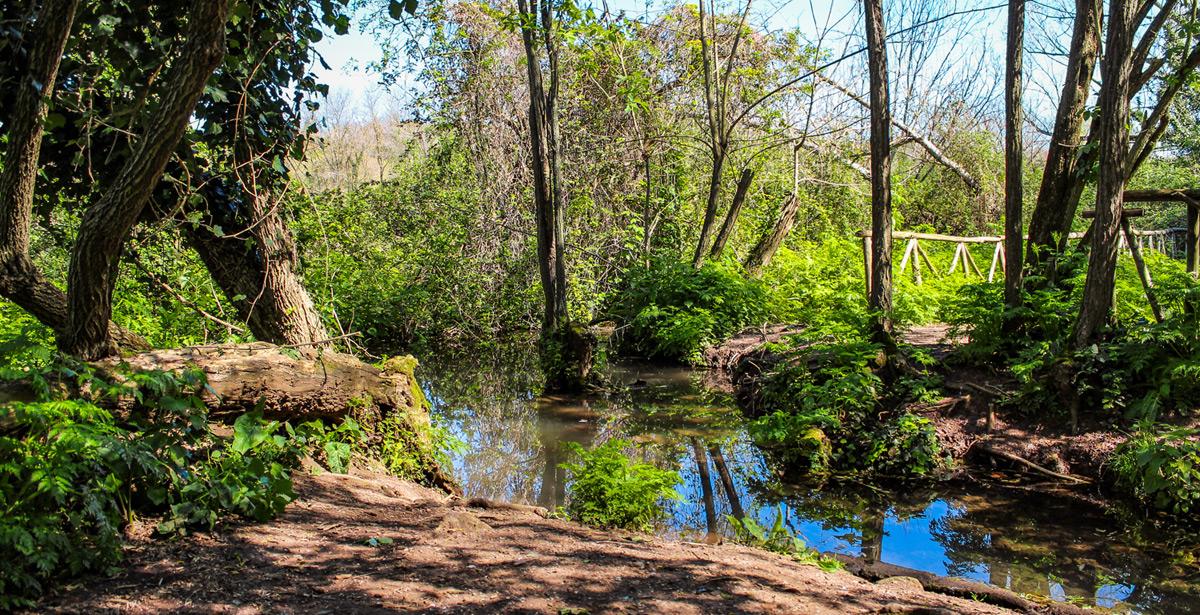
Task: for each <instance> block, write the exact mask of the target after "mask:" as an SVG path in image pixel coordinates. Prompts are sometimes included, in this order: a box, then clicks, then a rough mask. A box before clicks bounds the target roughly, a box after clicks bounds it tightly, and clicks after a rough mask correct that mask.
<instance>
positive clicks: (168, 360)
mask: <svg viewBox="0 0 1200 615" xmlns="http://www.w3.org/2000/svg"><path fill="white" fill-rule="evenodd" d="M92 366H93V367H95V368H96V369H97V371H99V372H100V373H101V374H103V375H105V376H106V379H108V380H111V381H114V382H115V381H121V380H123V379H125V378H126V377H127V376H126V374H128V373H129V370H130V369H132V370H135V371H151V370H158V371H165V372H170V371H178V370H183V369H190V368H196V369H200V370H201V371H203V372H204V374H205V375H206V377H207V381H208V384H207V386H206V387H205V388H204V390H202V391H200V392H199V393H198V394H199V396H200V398H201V400H202V401H203V402H204V404H205V405H206V406H207V408H208V414H209V418H210V419H212V420H214V421H232V420H233V419H234V418H236V417H237V416H240V415H241V414H243V413H246V412H250V411H253V410H261V411H262V413H263V416H264V417H267V418H271V419H276V420H281V421H289V422H291V423H292V424H293V425H296V424H299V423H303V422H305V421H310V420H325V421H335V420H340V419H342V418H345V417H352V418H354V419H355V420H356V421H358V423H359V424H360V425H362V426H363V428H364V431H366V433H367V434H368V436H369V439H370V440H373V441H369V442H367V443H366V444H367V446H368V447H370V446H377V445H379V443H380V442H379V440H380V439H381V438H383V437H384V435H383V434H382V433H380V432H379V430H378V429H377V427H376V426H377V425H379V424H381V423H382V421H383V419H386V418H391V417H397V416H398V417H399V419H400V420H398V421H390V422H389V428H397V429H402V430H404V431H406V432H409V433H406V434H390V436H389V437H403V439H404V441H405V442H408V443H409V447H410V448H411V449H412V450H411V453H412V455H413V457H414V460H415V464H414V466H415V467H418V468H422V470H421V471H422V472H424V474H425V475H424V476H413V477H409V478H414V479H416V480H419V481H421V482H424V483H426V484H428V485H432V486H436V487H441V488H443V489H446V490H447V491H449V492H451V493H455V492H456V491H457V489H458V488H457V486H456V485H455V484H454V481H453V480H452V479H451V478H450V477H448V476H447V475H446V474H445V473H444V472H443V471H442V469H441V467H440V466H439V465H438V463H437V462H436V455H435V451H434V446H433V443H432V442H431V441H430V437H429V433H430V429H429V427H430V422H429V413H428V410H429V409H428V403H427V401H426V399H425V395H424V393H423V392H422V391H421V388H420V385H419V384H418V383H417V381H416V378H415V376H414V375H413V370H414V369H415V368H416V366H417V361H416V359H414V358H412V357H395V358H392V359H390V360H388V361H387V362H385V363H384V364H383V365H382V366H381V367H376V366H373V365H369V364H367V363H364V362H362V361H360V360H359V359H357V358H356V357H353V356H351V355H346V354H341V353H336V352H328V351H323V352H319V353H316V354H313V355H312V356H303V355H301V354H300V353H298V352H295V351H294V350H293V349H289V348H285V347H279V346H274V345H272V344H265V343H252V344H237V345H220V346H197V347H191V348H174V349H165V350H151V351H148V352H142V353H138V354H134V355H131V356H126V357H114V358H110V359H105V360H102V361H98V362H95V363H93V364H92ZM3 384H4V386H2V387H0V403H4V402H6V401H32V400H33V399H34V398H35V397H36V396H35V395H34V393H33V390H32V389H31V388H30V386H29V384H28V383H24V382H9V383H3ZM63 384H64V386H67V385H66V383H63ZM83 394H84V395H85V396H86V392H84V393H83ZM98 403H101V404H102V405H103V404H105V403H106V401H105V400H101V401H99V402H98ZM114 405H115V406H116V408H115V409H117V410H120V411H129V410H135V408H134V401H133V400H132V399H131V398H129V397H123V398H122V399H121V400H117V401H116V403H115V404H114Z"/></svg>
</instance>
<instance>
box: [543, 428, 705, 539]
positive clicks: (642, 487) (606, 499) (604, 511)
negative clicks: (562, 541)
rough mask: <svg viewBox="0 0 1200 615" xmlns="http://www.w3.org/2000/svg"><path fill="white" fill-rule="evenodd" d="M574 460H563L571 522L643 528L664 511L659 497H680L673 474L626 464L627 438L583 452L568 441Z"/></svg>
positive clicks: (661, 498)
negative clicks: (567, 476)
mask: <svg viewBox="0 0 1200 615" xmlns="http://www.w3.org/2000/svg"><path fill="white" fill-rule="evenodd" d="M567 446H569V447H570V449H571V450H572V452H574V453H575V454H576V455H578V456H579V462H578V463H566V464H563V468H565V469H566V470H567V472H569V473H570V477H571V478H570V483H569V487H568V493H569V495H570V498H569V499H570V501H569V503H568V505H567V513H568V514H569V515H570V516H571V517H572V518H573V519H575V520H576V521H579V522H581V523H584V524H587V525H593V526H596V527H606V528H621V529H631V530H643V531H648V530H650V529H651V528H652V526H653V524H654V522H655V521H658V520H660V519H661V518H662V517H663V516H664V514H665V511H664V509H663V506H662V505H661V502H662V501H663V500H679V499H680V497H681V496H680V495H679V493H678V492H677V491H675V485H678V484H679V483H680V482H681V480H682V479H681V478H680V476H679V473H678V472H673V471H669V470H660V469H658V468H655V467H654V466H651V465H648V464H644V463H635V462H630V461H629V459H628V458H627V457H626V456H625V454H624V453H623V452H622V451H623V450H624V449H625V448H627V447H628V446H629V441H627V440H620V439H613V440H609V441H607V442H605V443H604V444H601V445H600V446H597V447H596V448H594V449H592V450H590V451H589V450H585V449H584V448H583V447H582V446H580V445H579V444H576V443H574V442H570V443H568V444H567Z"/></svg>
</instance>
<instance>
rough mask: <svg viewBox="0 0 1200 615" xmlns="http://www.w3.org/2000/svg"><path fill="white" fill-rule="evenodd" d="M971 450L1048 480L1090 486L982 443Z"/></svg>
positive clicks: (1081, 479) (1081, 480)
mask: <svg viewBox="0 0 1200 615" xmlns="http://www.w3.org/2000/svg"><path fill="white" fill-rule="evenodd" d="M973 448H975V449H976V450H978V451H980V452H982V453H986V454H988V455H991V456H993V457H999V458H1000V459H1004V460H1007V461H1011V462H1013V463H1016V464H1018V465H1021V466H1024V467H1025V468H1027V469H1029V470H1032V471H1033V472H1036V473H1038V474H1044V475H1046V476H1049V477H1050V478H1055V479H1058V480H1060V481H1067V482H1070V483H1076V484H1081V485H1086V484H1090V483H1091V482H1092V481H1090V480H1088V479H1086V478H1083V477H1081V476H1074V475H1071V474H1063V473H1061V472H1055V471H1054V470H1051V469H1050V468H1046V467H1042V466H1040V465H1038V464H1036V463H1034V462H1032V461H1030V460H1028V459H1026V458H1024V457H1021V456H1020V455H1014V454H1013V453H1010V452H1008V451H1002V450H1000V449H998V448H995V447H993V446H991V445H988V444H985V443H983V442H976V443H975V445H974V447H973Z"/></svg>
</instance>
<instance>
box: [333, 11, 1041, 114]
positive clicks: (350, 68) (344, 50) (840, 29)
mask: <svg viewBox="0 0 1200 615" xmlns="http://www.w3.org/2000/svg"><path fill="white" fill-rule="evenodd" d="M932 1H933V2H935V3H937V4H939V5H941V6H940V7H939V14H944V13H947V12H951V11H954V10H962V9H970V8H979V7H983V6H991V5H994V4H997V2H996V1H995V0H992V1H989V2H985V1H984V0H932ZM721 5H726V6H724V9H725V10H730V11H732V10H738V9H739V8H740V7H741V6H742V5H741V4H734V3H729V2H719V3H718V6H719V7H720V6H721ZM594 6H595V7H596V8H597V10H600V9H601V7H603V0H594ZM608 6H609V8H610V10H612V11H614V12H617V11H625V12H626V13H627V14H630V15H635V16H643V15H653V14H655V13H658V12H661V11H662V10H664V7H666V6H669V5H668V4H666V3H663V2H650V3H649V4H648V3H647V2H646V0H610V1H609V2H608ZM752 6H753V8H752V16H753V17H752V21H754V22H755V23H757V24H759V25H762V24H766V25H767V27H769V28H771V29H773V30H779V29H787V28H798V29H799V30H800V31H801V32H803V33H805V34H806V35H808V36H809V37H810V38H811V37H815V35H816V33H817V32H818V31H819V30H820V29H821V28H822V27H825V26H826V24H836V25H835V26H834V28H833V30H834V32H835V34H836V35H838V36H839V37H840V38H842V39H843V41H842V44H845V40H846V37H847V36H858V35H859V32H860V31H861V28H862V25H861V9H860V2H859V0H757V1H756V2H755V3H754V4H753V5H752ZM1004 17H1005V16H1004V11H1003V10H993V11H989V12H987V13H984V14H981V15H980V16H979V18H980V25H981V27H980V28H977V29H976V30H975V31H973V32H971V33H969V35H968V39H966V41H965V42H966V43H968V44H970V45H971V46H972V47H973V48H976V49H977V48H978V43H984V44H986V45H990V46H995V45H1002V44H1003V36H1004ZM1031 17H1032V15H1031ZM1030 27H1032V24H1031V26H1030ZM854 44H855V45H858V43H854ZM835 48H836V49H838V50H840V49H841V46H835ZM318 49H319V50H320V52H321V53H322V54H323V55H324V57H325V60H326V62H328V64H329V65H330V70H324V69H320V68H319V67H318V69H317V70H316V73H317V74H318V75H319V77H320V78H321V79H322V80H324V82H325V83H327V84H329V86H330V88H331V90H332V91H334V92H339V91H340V92H344V93H347V94H349V96H350V102H351V103H353V102H355V101H358V100H361V99H362V97H363V95H364V94H365V93H367V92H369V91H371V90H372V89H373V88H375V87H376V79H375V77H374V76H373V75H371V74H370V73H369V72H368V71H367V70H365V69H364V68H363V67H364V66H365V65H366V64H367V63H369V62H371V61H373V60H378V59H379V57H380V51H379V46H378V44H377V43H376V41H375V40H374V39H373V38H372V37H371V36H370V35H367V34H362V33H359V32H358V30H357V28H354V29H352V32H351V33H350V34H347V35H344V36H333V35H330V36H327V37H326V38H325V39H324V40H322V41H321V42H320V43H319V44H318ZM947 52H948V53H954V50H947ZM1028 62H1029V60H1027V63H1028ZM1034 62H1036V60H1034Z"/></svg>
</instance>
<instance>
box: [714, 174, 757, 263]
mask: <svg viewBox="0 0 1200 615" xmlns="http://www.w3.org/2000/svg"><path fill="white" fill-rule="evenodd" d="M752 181H754V170H753V169H742V174H741V176H740V177H738V183H737V190H736V191H735V192H734V193H733V203H731V204H730V205H729V213H727V214H725V222H723V223H722V224H721V231H720V232H719V233H717V239H716V240H715V241H713V246H712V251H711V252H709V256H710V257H712V258H714V259H715V258H720V257H721V253H722V252H724V251H725V244H727V243H729V238H730V237H731V236H733V229H734V228H736V227H737V221H738V216H740V215H741V214H742V206H743V205H745V204H746V193H747V192H749V191H750V183H751V182H752Z"/></svg>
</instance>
